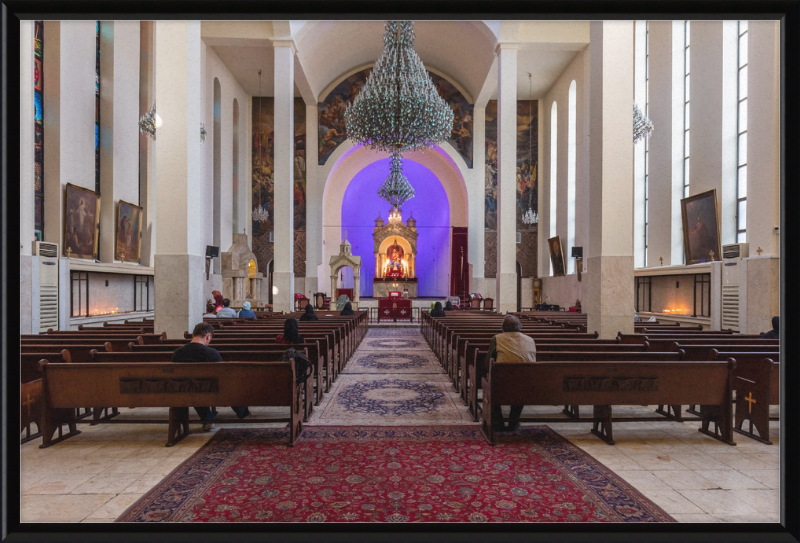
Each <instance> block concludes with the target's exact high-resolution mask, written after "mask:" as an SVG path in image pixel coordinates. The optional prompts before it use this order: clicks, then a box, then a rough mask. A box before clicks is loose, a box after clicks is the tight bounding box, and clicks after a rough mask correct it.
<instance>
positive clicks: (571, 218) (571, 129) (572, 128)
mask: <svg viewBox="0 0 800 543" xmlns="http://www.w3.org/2000/svg"><path fill="white" fill-rule="evenodd" d="M577 86H578V85H577V84H576V83H575V80H574V79H573V80H572V83H570V84H569V104H568V108H569V126H568V127H567V251H569V253H568V255H569V254H572V249H571V247H575V167H576V162H577V155H576V151H575V148H576V139H577V138H576V127H577V124H576V120H575V117H576V114H577V109H578V108H577V105H576V102H575V99H576V94H577ZM567 273H575V259H574V258H570V257H569V256H567Z"/></svg>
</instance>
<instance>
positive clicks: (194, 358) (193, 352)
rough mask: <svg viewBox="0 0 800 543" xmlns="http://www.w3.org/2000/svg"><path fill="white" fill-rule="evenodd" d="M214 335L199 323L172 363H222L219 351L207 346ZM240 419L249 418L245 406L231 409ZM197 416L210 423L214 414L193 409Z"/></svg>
mask: <svg viewBox="0 0 800 543" xmlns="http://www.w3.org/2000/svg"><path fill="white" fill-rule="evenodd" d="M213 335H214V327H213V326H211V325H210V324H208V323H206V322H201V323H199V324H198V325H197V326H195V327H194V330H193V331H192V341H191V342H189V343H187V344H186V345H184V346H183V347H179V348H178V349H176V350H175V352H174V353H172V361H173V362H222V357H221V356H220V354H219V351H218V350H216V349H212V348H211V347H209V346H208V344H209V343H210V342H211V337H212V336H213ZM231 409H233V411H234V412H235V413H236V416H237V417H238V418H240V419H243V418H246V417H248V416H250V410H249V409H248V408H247V406H244V407H231ZM194 410H195V411H197V416H198V417H200V420H205V421H212V420H214V413H213V412H212V410H211V408H210V407H195V408H194ZM213 427H214V425H213V424H212V423H211V422H206V423H204V424H203V430H205V431H208V430H210V429H211V428H213Z"/></svg>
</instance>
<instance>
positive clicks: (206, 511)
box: [117, 426, 674, 523]
mask: <svg viewBox="0 0 800 543" xmlns="http://www.w3.org/2000/svg"><path fill="white" fill-rule="evenodd" d="M286 439H287V430H284V429H253V430H248V429H220V430H218V431H217V433H216V434H215V435H214V437H213V438H212V439H211V440H210V441H209V442H208V443H207V444H206V445H204V446H203V447H202V448H201V449H200V450H199V451H198V452H197V453H195V454H194V455H193V456H192V457H190V458H189V459H188V460H186V461H185V462H184V463H183V464H181V465H180V466H178V467H177V468H176V469H175V470H174V471H173V472H172V473H171V474H170V475H169V476H167V477H166V478H165V479H164V480H163V481H162V482H161V483H159V484H158V485H157V486H156V487H155V488H153V489H152V490H151V491H150V492H148V493H147V494H145V495H144V496H143V497H142V498H141V499H140V500H138V501H137V502H136V503H134V504H133V505H132V506H131V507H130V508H128V510H127V511H126V512H125V513H123V514H122V516H120V517H119V518H118V519H117V522H149V523H156V522H282V523H288V522H292V523H294V522H303V523H307V522H328V523H341V522H380V523H384V522H399V523H485V522H494V523H503V522H515V523H516V522H559V523H567V522H575V523H583V522H626V523H638V522H674V519H672V518H671V517H670V516H669V515H667V514H666V513H665V512H664V511H663V510H662V509H661V508H659V507H658V506H656V505H655V504H654V503H652V502H651V501H649V500H648V499H646V498H645V497H644V496H642V495H641V494H640V493H639V492H638V491H636V490H635V489H634V488H633V487H631V486H630V485H629V484H628V483H626V482H625V481H624V480H622V479H621V478H619V477H617V476H616V475H614V473H613V472H611V471H610V470H609V469H608V468H606V467H604V466H603V465H602V464H600V463H598V462H597V461H596V460H594V459H593V458H592V457H591V456H589V455H588V454H586V453H584V452H583V451H581V450H580V449H579V448H578V447H576V446H574V445H572V444H571V443H569V442H568V441H567V440H566V439H564V438H562V437H561V436H560V435H558V434H557V433H556V432H554V431H553V430H551V429H550V428H548V427H546V426H534V427H527V428H524V429H523V430H520V431H518V432H515V433H514V434H511V435H508V436H503V437H501V438H500V439H499V442H498V443H497V445H495V446H490V445H488V444H487V443H486V441H485V440H484V439H483V437H482V435H481V433H480V430H479V429H478V428H476V427H475V426H470V427H468V426H460V427H459V426H428V427H314V426H307V427H306V428H305V430H304V432H303V436H302V438H301V439H300V440H299V441H298V443H297V444H296V445H295V446H294V447H289V446H288V445H287V444H286Z"/></svg>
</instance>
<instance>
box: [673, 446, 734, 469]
mask: <svg viewBox="0 0 800 543" xmlns="http://www.w3.org/2000/svg"><path fill="white" fill-rule="evenodd" d="M670 457H671V458H673V459H674V460H675V461H676V462H679V463H680V464H682V465H683V466H685V467H686V469H690V470H695V471H696V470H718V469H731V468H730V466H728V465H726V464H723V463H722V462H720V461H719V460H717V459H716V458H713V457H711V456H709V455H707V454H705V453H703V452H700V451H697V452H691V453H671V454H670Z"/></svg>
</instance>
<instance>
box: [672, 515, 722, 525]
mask: <svg viewBox="0 0 800 543" xmlns="http://www.w3.org/2000/svg"><path fill="white" fill-rule="evenodd" d="M672 518H674V519H675V520H677V521H678V522H688V523H697V524H700V523H704V522H724V521H722V520H720V519H718V518H716V517H712V516H711V515H706V514H705V513H703V514H699V515H698V514H688V515H681V514H673V515H672Z"/></svg>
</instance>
